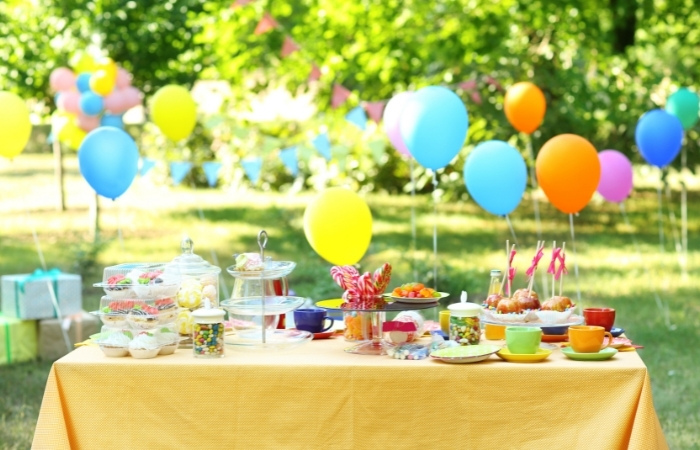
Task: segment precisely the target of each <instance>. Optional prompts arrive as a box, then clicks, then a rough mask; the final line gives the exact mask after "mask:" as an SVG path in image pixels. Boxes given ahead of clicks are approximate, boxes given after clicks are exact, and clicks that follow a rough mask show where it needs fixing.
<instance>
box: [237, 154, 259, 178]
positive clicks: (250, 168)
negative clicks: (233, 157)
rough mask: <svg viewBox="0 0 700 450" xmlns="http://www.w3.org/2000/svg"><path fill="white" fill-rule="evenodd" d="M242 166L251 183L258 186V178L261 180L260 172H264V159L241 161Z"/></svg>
mask: <svg viewBox="0 0 700 450" xmlns="http://www.w3.org/2000/svg"><path fill="white" fill-rule="evenodd" d="M241 165H242V166H243V170H245V174H246V175H247V176H248V179H249V180H250V182H251V183H253V184H257V182H258V178H260V170H262V158H249V159H244V160H243V161H241Z"/></svg>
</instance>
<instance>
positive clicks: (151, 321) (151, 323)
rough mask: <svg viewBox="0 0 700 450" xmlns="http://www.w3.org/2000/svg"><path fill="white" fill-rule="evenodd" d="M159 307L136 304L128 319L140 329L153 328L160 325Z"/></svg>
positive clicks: (133, 325) (134, 326)
mask: <svg viewBox="0 0 700 450" xmlns="http://www.w3.org/2000/svg"><path fill="white" fill-rule="evenodd" d="M158 316H159V314H158V308H156V307H155V306H149V305H146V304H142V303H139V304H136V305H134V307H133V308H132V309H131V311H129V315H128V316H127V320H128V321H129V324H130V325H131V326H132V327H133V328H136V329H139V330H151V329H153V328H155V327H157V326H158V322H159V317H158Z"/></svg>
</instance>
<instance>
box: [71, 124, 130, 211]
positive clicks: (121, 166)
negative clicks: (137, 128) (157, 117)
mask: <svg viewBox="0 0 700 450" xmlns="http://www.w3.org/2000/svg"><path fill="white" fill-rule="evenodd" d="M78 164H79V166H80V173H81V174H82V175H83V178H85V181H87V182H88V184H89V185H90V186H91V187H92V188H93V189H94V190H95V192H97V193H98V194H99V195H101V196H103V197H107V198H111V199H112V200H114V199H116V198H117V197H119V196H120V195H122V194H123V193H124V192H126V190H127V189H129V186H131V182H132V181H134V177H135V176H136V173H137V172H138V165H139V151H138V149H137V148H136V143H135V142H134V140H133V139H132V138H131V136H129V135H128V134H127V133H125V132H124V131H122V130H120V129H118V128H114V127H100V128H96V129H94V130H92V131H91V132H90V133H88V135H87V136H85V139H83V142H82V144H80V148H79V149H78Z"/></svg>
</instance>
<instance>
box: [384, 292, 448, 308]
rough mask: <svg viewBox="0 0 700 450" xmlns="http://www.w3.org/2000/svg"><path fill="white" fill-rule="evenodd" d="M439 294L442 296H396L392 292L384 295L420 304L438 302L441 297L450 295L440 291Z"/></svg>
mask: <svg viewBox="0 0 700 450" xmlns="http://www.w3.org/2000/svg"><path fill="white" fill-rule="evenodd" d="M438 294H440V297H428V298H409V297H394V296H393V295H391V294H383V296H384V297H388V298H390V299H392V300H393V301H395V302H399V303H412V304H417V305H419V304H424V303H436V302H439V301H440V299H442V298H445V297H448V296H449V295H450V294H448V293H447V292H438Z"/></svg>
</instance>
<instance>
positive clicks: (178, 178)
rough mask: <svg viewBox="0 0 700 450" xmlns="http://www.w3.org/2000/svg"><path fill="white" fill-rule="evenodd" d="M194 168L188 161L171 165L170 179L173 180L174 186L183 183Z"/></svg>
mask: <svg viewBox="0 0 700 450" xmlns="http://www.w3.org/2000/svg"><path fill="white" fill-rule="evenodd" d="M191 168H192V163H191V162H186V161H173V162H171V163H170V177H171V178H172V179H173V186H177V185H178V184H180V183H182V180H184V179H185V177H186V176H187V174H188V173H190V169H191Z"/></svg>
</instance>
